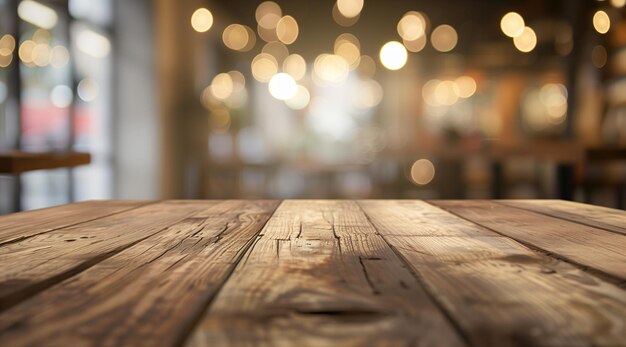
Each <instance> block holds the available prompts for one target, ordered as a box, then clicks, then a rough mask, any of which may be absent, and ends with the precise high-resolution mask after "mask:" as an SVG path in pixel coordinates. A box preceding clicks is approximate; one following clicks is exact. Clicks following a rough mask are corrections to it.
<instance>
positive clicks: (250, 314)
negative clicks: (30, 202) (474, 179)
mask: <svg viewBox="0 0 626 347" xmlns="http://www.w3.org/2000/svg"><path fill="white" fill-rule="evenodd" d="M624 218H626V213H624V212H623V211H617V210H610V209H602V208H598V207H593V206H588V205H582V204H575V203H567V202H562V201H547V202H542V201H431V202H425V201H418V200H395V201H384V200H364V201H346V200H333V201H330V200H286V201H282V202H280V201H260V200H250V201H241V200H239V201H238V200H226V201H184V200H178V201H162V202H135V201H132V202H121V201H109V202H87V203H78V204H73V205H67V206H62V207H55V208H50V209H44V210H38V211H32V212H25V213H19V214H14V215H9V216H5V217H0V265H1V266H0V346H3V347H4V346H48V345H53V346H92V345H104V346H179V345H189V346H253V345H254V346H292V345H297V346H326V345H332V346H344V345H349V346H362V345H368V346H373V345H377V346H398V345H401V346H407V345H410V346H624V345H626V343H625V342H624V341H626V324H624V322H626V290H625V289H624V288H626V285H625V283H626V282H624V280H623V279H624V271H626V265H625V263H624V256H626V255H625V253H626V252H625V251H624V250H626V247H625V246H624V242H625V241H624V240H625V239H626V235H624V233H622V232H620V230H622V229H623V228H624V224H623V220H624Z"/></svg>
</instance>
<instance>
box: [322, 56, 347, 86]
mask: <svg viewBox="0 0 626 347" xmlns="http://www.w3.org/2000/svg"><path fill="white" fill-rule="evenodd" d="M349 71H350V69H349V65H348V63H347V62H346V60H345V59H343V58H342V57H341V56H338V55H335V54H320V55H318V56H317V58H315V62H314V63H313V72H314V73H315V76H316V77H318V78H319V79H320V80H321V81H324V82H329V83H333V84H338V83H341V82H343V81H345V79H346V78H347V77H348V72H349Z"/></svg>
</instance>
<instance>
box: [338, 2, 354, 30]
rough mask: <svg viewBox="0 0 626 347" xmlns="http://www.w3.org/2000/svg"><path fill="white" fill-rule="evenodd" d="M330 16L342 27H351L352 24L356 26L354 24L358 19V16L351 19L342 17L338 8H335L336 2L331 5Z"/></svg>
mask: <svg viewBox="0 0 626 347" xmlns="http://www.w3.org/2000/svg"><path fill="white" fill-rule="evenodd" d="M332 15H333V19H334V20H335V22H336V23H337V24H339V25H341V26H342V27H349V26H353V25H354V24H356V22H358V21H359V17H360V15H357V16H354V17H352V18H348V17H345V16H344V15H342V14H341V12H339V8H338V7H337V3H336V2H335V4H334V5H333V10H332Z"/></svg>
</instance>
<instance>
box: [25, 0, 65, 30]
mask: <svg viewBox="0 0 626 347" xmlns="http://www.w3.org/2000/svg"><path fill="white" fill-rule="evenodd" d="M17 14H18V15H19V17H20V18H21V19H22V20H24V21H26V22H28V23H31V24H34V25H36V26H38V27H40V28H43V29H52V28H54V27H55V26H56V25H57V22H58V21H59V16H58V15H57V13H56V11H55V10H54V9H52V8H50V7H48V6H46V5H44V4H41V3H39V2H37V1H31V0H22V1H20V2H19V5H18V7H17Z"/></svg>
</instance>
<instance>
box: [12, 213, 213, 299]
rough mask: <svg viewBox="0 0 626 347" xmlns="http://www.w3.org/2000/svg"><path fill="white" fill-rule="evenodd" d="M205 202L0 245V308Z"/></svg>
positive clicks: (120, 215) (113, 218)
mask: <svg viewBox="0 0 626 347" xmlns="http://www.w3.org/2000/svg"><path fill="white" fill-rule="evenodd" d="M205 207H206V202H191V203H185V204H183V203H178V202H163V203H158V204H151V205H147V206H142V207H139V208H136V209H133V210H130V211H125V212H122V213H118V214H115V215H112V216H109V217H107V218H102V219H96V220H93V221H90V222H86V223H82V224H77V225H73V226H70V227H67V228H62V229H56V230H53V231H50V232H47V233H44V234H40V235H35V236H33V237H30V238H27V239H25V240H22V241H19V242H14V243H9V244H5V245H3V246H1V247H0V264H2V265H3V266H2V268H1V269H0V310H1V309H4V308H7V307H10V306H13V305H15V304H17V303H19V302H20V301H21V300H23V299H25V298H27V297H29V296H31V295H33V294H35V293H37V292H39V291H41V290H44V289H45V288H47V287H49V286H51V285H53V284H55V283H57V282H59V281H61V280H63V279H65V278H68V277H70V276H72V275H74V274H76V273H78V272H80V271H82V270H83V269H85V268H88V267H90V266H92V265H94V264H95V263H98V262H100V261H102V260H104V259H106V258H108V257H110V256H111V255H113V254H115V253H117V252H119V251H121V250H123V249H125V248H127V247H128V246H130V245H132V244H134V243H136V242H138V241H140V240H142V239H145V238H147V237H149V236H150V235H152V234H154V233H156V232H158V231H160V230H163V229H165V228H167V227H169V226H170V225H172V224H174V223H176V222H178V221H180V220H182V219H184V218H185V217H188V216H189V215H191V214H193V213H195V212H198V211H199V210H201V209H203V208H205Z"/></svg>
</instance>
